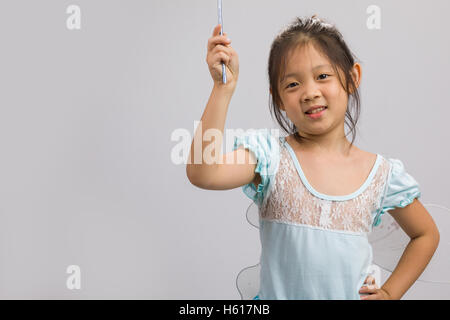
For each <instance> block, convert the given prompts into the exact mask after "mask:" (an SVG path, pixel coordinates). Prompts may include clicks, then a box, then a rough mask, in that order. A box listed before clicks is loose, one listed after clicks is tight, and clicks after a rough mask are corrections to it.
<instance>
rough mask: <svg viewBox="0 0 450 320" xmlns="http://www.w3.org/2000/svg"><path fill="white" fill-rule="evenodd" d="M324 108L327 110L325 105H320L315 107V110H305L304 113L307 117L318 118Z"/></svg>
mask: <svg viewBox="0 0 450 320" xmlns="http://www.w3.org/2000/svg"><path fill="white" fill-rule="evenodd" d="M318 110H319V111H318ZM326 110H327V107H322V108H319V109H315V110H313V111H311V112H312V113H308V112H305V114H306V115H307V116H308V117H310V118H311V119H318V118H320V117H321V116H322V115H323V114H324V112H325V111H326Z"/></svg>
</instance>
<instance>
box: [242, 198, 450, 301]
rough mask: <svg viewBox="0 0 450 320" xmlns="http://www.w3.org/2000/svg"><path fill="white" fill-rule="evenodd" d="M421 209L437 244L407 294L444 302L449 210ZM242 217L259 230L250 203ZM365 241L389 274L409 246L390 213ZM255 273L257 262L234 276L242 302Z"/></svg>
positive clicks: (250, 294) (250, 293)
mask: <svg viewBox="0 0 450 320" xmlns="http://www.w3.org/2000/svg"><path fill="white" fill-rule="evenodd" d="M424 207H425V208H426V209H427V210H428V212H429V213H430V215H431V216H432V217H433V220H434V221H435V223H436V225H437V227H438V229H439V233H440V242H439V247H438V248H437V249H436V252H435V253H434V255H433V257H432V259H431V260H430V262H429V264H428V265H427V267H426V269H425V270H424V272H423V273H422V274H421V275H420V277H419V278H418V280H417V281H416V282H415V283H414V285H413V286H412V287H411V288H410V290H408V294H414V296H415V298H414V299H418V298H417V297H418V296H422V297H423V298H421V299H446V298H448V297H450V275H449V274H448V270H450V255H448V252H450V239H449V234H450V209H448V208H446V207H444V206H440V205H435V204H426V205H425V204H424ZM246 218H247V221H248V223H249V224H250V225H252V226H253V227H255V228H257V229H259V214H258V207H257V206H256V205H255V204H254V203H253V202H252V203H251V204H250V205H249V206H248V208H247V211H246ZM368 238H369V242H370V243H371V245H372V249H373V262H374V264H375V265H374V266H376V267H379V268H381V269H382V270H384V271H385V272H386V273H387V274H389V275H390V273H391V272H393V270H394V269H395V267H396V266H397V264H398V261H399V260H400V257H401V256H402V254H403V252H404V250H405V248H406V246H407V245H408V243H409V240H410V239H409V237H408V235H407V234H406V233H405V232H404V231H403V230H402V229H401V227H400V226H399V224H398V223H397V222H396V221H395V220H394V218H392V216H391V215H390V214H384V215H383V218H382V219H381V223H380V224H379V225H378V226H377V227H374V228H373V229H372V232H371V233H370V234H369V236H368ZM259 274H260V264H259V263H258V264H255V265H253V266H249V267H246V268H244V269H242V270H241V271H240V272H239V273H238V275H237V277H236V287H237V289H238V291H239V294H240V296H241V299H242V300H251V299H254V298H255V296H256V295H257V293H258V290H259V281H260V278H259ZM374 277H375V280H376V283H377V284H381V277H380V275H379V274H378V275H377V274H376V273H375V274H374Z"/></svg>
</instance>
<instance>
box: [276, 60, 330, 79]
mask: <svg viewBox="0 0 450 320" xmlns="http://www.w3.org/2000/svg"><path fill="white" fill-rule="evenodd" d="M323 67H331V65H329V64H321V65H318V66H315V67H314V68H312V69H311V71H314V70H316V69H319V68H323ZM299 74H301V72H291V73H289V74H287V75H285V76H284V77H283V79H281V82H283V81H284V80H285V79H286V78H289V77H292V76H295V75H299Z"/></svg>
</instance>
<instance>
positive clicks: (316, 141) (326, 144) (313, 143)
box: [289, 132, 357, 158]
mask: <svg viewBox="0 0 450 320" xmlns="http://www.w3.org/2000/svg"><path fill="white" fill-rule="evenodd" d="M299 134H300V135H301V136H302V138H301V140H302V142H298V141H297V140H296V139H295V137H294V135H293V134H292V135H291V136H290V139H291V141H292V142H293V143H294V144H295V148H296V150H301V151H303V152H308V153H312V154H317V155H323V156H327V157H337V158H342V157H343V158H348V157H350V156H351V154H352V152H353V151H355V150H356V149H357V148H356V147H355V146H354V145H351V144H350V141H348V140H347V138H346V137H345V136H343V135H335V136H330V135H328V136H324V135H321V136H314V135H309V134H304V133H301V132H300V133H299ZM303 137H304V138H303ZM291 141H289V142H291Z"/></svg>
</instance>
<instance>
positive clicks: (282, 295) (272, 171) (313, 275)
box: [233, 129, 421, 300]
mask: <svg viewBox="0 0 450 320" xmlns="http://www.w3.org/2000/svg"><path fill="white" fill-rule="evenodd" d="M238 148H246V149H248V150H250V151H251V152H252V153H253V154H254V156H255V159H257V164H256V169H255V172H257V173H259V174H260V176H261V183H260V184H259V185H258V186H257V187H255V185H254V184H253V183H249V184H247V185H244V186H243V187H242V189H243V192H244V193H245V195H246V196H248V197H249V198H250V199H251V200H253V201H254V202H255V204H256V205H257V206H258V211H259V226H260V228H259V235H260V240H261V256H260V265H261V269H260V288H259V291H258V294H257V296H256V297H255V298H254V299H260V300H265V299H271V300H275V299H276V300H279V299H283V300H304V299H336V300H338V299H339V300H341V299H342V300H343V299H345V300H347V299H355V300H359V299H360V295H359V292H358V291H359V289H360V288H361V286H362V285H363V283H364V280H365V279H366V277H367V275H369V269H370V267H371V265H372V264H373V261H372V258H373V256H372V247H371V245H370V243H369V241H368V234H369V233H370V232H371V231H372V228H373V227H375V226H377V225H378V224H379V223H380V221H381V220H380V219H381V216H382V215H383V214H384V213H385V212H386V211H389V210H392V209H394V208H396V207H402V208H403V207H405V206H407V205H409V204H410V203H411V202H412V201H413V200H414V199H415V198H419V197H420V195H421V193H420V190H419V185H418V183H417V181H416V180H415V179H414V178H413V177H412V176H411V175H409V174H408V173H407V172H406V170H405V167H404V165H403V163H402V162H401V161H400V160H398V159H392V158H386V157H384V156H382V155H380V154H377V157H376V161H375V163H374V165H373V167H372V169H371V171H370V174H369V176H368V177H367V179H366V181H365V182H364V183H363V185H361V187H360V188H359V189H358V190H356V191H355V192H353V193H351V194H348V195H344V196H331V195H326V194H323V193H320V192H318V191H316V190H315V189H314V188H313V187H312V186H311V185H310V184H309V182H308V180H307V178H306V176H305V174H304V172H303V170H302V167H301V165H300V163H299V160H298V158H297V156H296V154H295V152H294V150H293V149H292V147H291V146H290V145H289V143H288V142H287V141H286V139H285V137H279V136H276V135H275V134H273V133H271V132H270V130H269V129H259V130H249V131H247V132H246V133H244V134H241V135H238V136H236V137H235V139H234V146H233V150H235V149H238Z"/></svg>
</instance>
